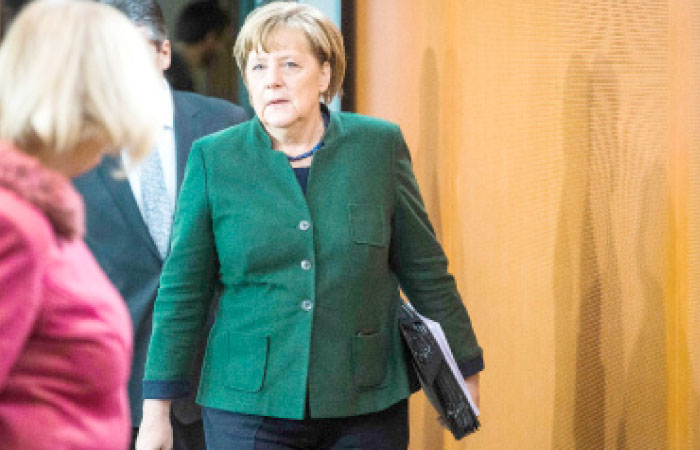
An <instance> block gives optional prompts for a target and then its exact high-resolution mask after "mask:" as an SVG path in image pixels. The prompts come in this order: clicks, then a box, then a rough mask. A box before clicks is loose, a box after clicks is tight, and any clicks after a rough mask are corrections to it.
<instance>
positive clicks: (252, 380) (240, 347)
mask: <svg viewBox="0 0 700 450" xmlns="http://www.w3.org/2000/svg"><path fill="white" fill-rule="evenodd" d="M268 348H269V338H268V337H267V336H256V335H249V334H240V333H231V332H225V331H224V332H221V333H217V334H216V335H215V336H213V337H212V338H211V339H210V342H209V345H208V346H207V353H206V356H205V364H204V365H205V370H208V371H209V372H210V374H209V375H210V377H211V379H212V380H214V382H215V383H222V384H224V385H225V386H226V387H229V388H232V389H236V390H238V391H245V392H257V391H260V389H262V386H263V379H264V378H265V368H266V366H267V354H268Z"/></svg>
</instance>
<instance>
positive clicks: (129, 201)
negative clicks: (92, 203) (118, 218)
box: [97, 155, 160, 259]
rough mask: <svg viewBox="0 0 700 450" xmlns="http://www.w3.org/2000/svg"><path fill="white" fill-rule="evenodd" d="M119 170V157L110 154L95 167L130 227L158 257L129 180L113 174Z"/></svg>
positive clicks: (158, 256)
mask: <svg viewBox="0 0 700 450" xmlns="http://www.w3.org/2000/svg"><path fill="white" fill-rule="evenodd" d="M119 170H122V166H121V163H120V160H119V158H118V157H115V156H111V155H107V156H105V157H104V158H103V160H102V163H101V164H100V165H99V167H98V169H97V171H98V173H99V175H100V178H101V179H102V182H103V183H104V184H105V185H107V188H108V189H107V190H108V191H109V192H110V194H111V195H112V197H113V198H114V202H115V203H116V204H117V206H118V207H119V209H120V210H121V212H122V214H123V215H124V218H125V219H126V221H127V223H128V224H129V225H130V226H131V229H132V230H133V231H134V233H135V234H136V235H138V236H140V237H141V239H143V241H144V242H145V243H146V245H147V247H148V248H149V249H150V250H151V251H152V252H153V254H154V255H155V256H156V257H157V258H158V259H160V254H159V253H158V249H157V248H156V244H155V243H154V242H153V238H152V237H151V233H150V232H149V231H148V227H147V226H146V223H145V222H144V220H143V217H142V216H141V211H140V210H139V207H138V205H137V204H136V199H134V193H133V192H132V191H131V185H129V180H128V179H127V178H126V177H125V176H124V177H115V176H114V173H115V172H118V171H119Z"/></svg>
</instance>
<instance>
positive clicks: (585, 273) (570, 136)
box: [552, 55, 669, 449]
mask: <svg viewBox="0 0 700 450" xmlns="http://www.w3.org/2000/svg"><path fill="white" fill-rule="evenodd" d="M565 89H566V91H565V93H564V98H565V99H566V103H565V106H564V115H563V117H564V121H565V122H564V151H565V154H566V172H565V180H564V188H563V192H562V199H561V203H560V204H561V209H560V212H559V219H558V225H557V232H556V243H555V274H554V280H555V284H554V288H555V305H554V311H555V397H554V408H555V411H554V415H553V416H554V426H553V436H552V442H553V446H554V448H567V447H571V446H572V443H573V446H574V447H575V448H579V449H592V448H641V447H639V445H640V444H643V446H644V447H643V448H650V449H651V448H664V447H665V445H666V443H667V439H668V430H667V418H668V414H667V411H666V409H667V398H666V395H667V368H666V365H665V363H666V356H665V355H666V347H665V346H666V341H665V339H666V330H665V315H664V311H665V307H664V292H663V282H662V280H663V276H664V271H665V270H666V268H665V267H664V261H665V260H666V259H665V258H659V256H660V255H663V254H664V253H663V252H664V245H665V243H666V241H665V240H664V239H663V238H660V237H661V236H659V235H658V230H659V229H660V230H665V229H666V228H665V227H664V226H661V227H656V228H653V227H651V228H652V229H650V226H649V225H650V224H651V225H654V224H658V222H659V217H661V218H662V220H665V217H666V213H667V211H666V206H665V205H667V204H668V201H669V199H668V198H667V192H668V190H667V186H666V185H665V183H666V181H665V180H666V178H665V172H664V166H663V162H662V161H660V160H659V158H662V157H663V154H662V153H661V152H657V153H656V154H655V155H651V156H653V157H656V158H657V160H656V161H652V164H651V165H647V167H649V168H648V170H647V171H646V173H637V174H635V173H633V172H632V171H630V170H629V169H630V167H624V164H621V162H628V161H625V160H624V159H623V155H622V153H623V152H624V151H629V150H630V148H629V147H631V150H632V151H639V150H640V147H639V146H636V145H634V143H630V142H626V141H625V140H624V139H622V138H621V135H622V134H623V133H625V132H626V130H624V129H622V127H623V126H624V127H629V126H630V124H629V121H630V118H623V117H621V116H620V115H621V113H620V101H621V100H620V96H621V94H620V87H619V80H618V77H617V75H616V73H615V68H614V64H613V63H612V62H610V61H608V60H606V59H604V58H597V59H595V60H594V61H593V62H592V63H590V64H587V63H586V62H585V61H584V59H583V57H582V56H581V55H576V56H574V57H572V59H571V60H570V63H569V67H568V72H567V78H566V87H565ZM640 118H641V119H642V120H643V119H644V117H643V115H642V116H641V117H640ZM623 119H625V120H623ZM623 146H627V147H624V148H623ZM636 176H640V177H642V180H641V187H642V190H641V192H628V190H627V189H625V188H626V187H629V185H630V184H631V183H629V182H628V180H626V179H624V177H636ZM628 202H641V203H639V204H640V205H641V211H640V214H639V217H638V218H637V219H638V220H634V217H628V216H629V215H631V211H632V210H633V209H632V208H629V209H628V208H627V207H626V205H629V203H628ZM635 222H636V225H637V228H636V229H630V228H628V227H629V226H631V225H633V224H635ZM632 228H634V227H632ZM655 232H656V234H654V233H655ZM629 233H634V246H635V248H634V249H633V253H632V255H630V256H633V257H632V258H620V257H619V256H618V254H619V251H620V250H619V249H620V246H621V245H622V244H620V242H622V241H624V238H628V237H629ZM625 259H627V260H625ZM630 259H631V260H630ZM621 273H625V274H626V275H627V278H626V280H628V279H629V278H630V275H633V276H634V279H635V280H639V281H640V282H641V283H642V289H641V290H640V291H641V292H642V295H641V296H640V298H631V296H630V295H629V293H626V292H624V283H623V281H622V279H621ZM628 282H629V281H628ZM625 301H626V302H635V303H636V302H640V303H641V304H642V305H641V306H642V308H641V309H642V318H641V321H636V320H635V321H634V326H629V325H630V324H631V322H629V321H630V320H632V319H633V318H629V317H625V316H623V310H624V306H625V305H624V303H623V302H625ZM633 306H636V305H633ZM624 319H627V322H625V320H624ZM625 325H627V326H625ZM628 333H636V335H635V336H629V335H628ZM625 337H627V339H625ZM630 338H631V339H630ZM626 341H627V342H632V343H633V344H632V345H631V346H629V348H631V352H628V353H627V354H626V352H625V346H624V343H625V342H626Z"/></svg>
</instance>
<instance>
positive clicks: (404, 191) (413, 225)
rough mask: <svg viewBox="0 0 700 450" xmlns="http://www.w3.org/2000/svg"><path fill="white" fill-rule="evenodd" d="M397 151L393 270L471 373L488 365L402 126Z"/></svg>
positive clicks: (395, 142)
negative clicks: (421, 189)
mask: <svg viewBox="0 0 700 450" xmlns="http://www.w3.org/2000/svg"><path fill="white" fill-rule="evenodd" d="M393 150H394V153H393V174H394V181H393V184H394V193H395V208H394V214H393V217H392V236H391V249H390V252H391V254H390V262H391V265H392V269H393V270H394V273H396V276H397V278H398V280H399V283H400V285H401V288H402V290H403V291H404V293H405V294H406V296H407V297H408V299H409V300H410V301H411V303H412V304H413V305H414V307H415V308H416V309H417V310H418V312H420V313H421V314H423V315H424V316H426V317H429V318H431V319H433V320H435V321H437V322H438V323H440V325H441V326H442V328H443V330H444V331H445V335H446V337H447V340H448V342H449V344H450V348H451V349H452V353H453V354H454V356H455V359H456V360H457V363H458V365H459V367H460V370H461V371H462V374H463V375H464V376H465V377H466V376H469V375H473V374H475V373H477V372H479V371H481V370H483V368H484V362H483V357H482V350H481V347H479V344H478V342H477V339H476V335H475V334H474V330H473V328H472V323H471V320H470V318H469V315H468V313H467V310H466V308H465V307H464V304H463V303H462V299H461V297H460V295H459V292H458V291H457V286H456V283H455V280H454V277H453V276H452V275H451V274H450V273H449V272H448V270H447V257H446V256H445V253H444V251H443V249H442V246H441V245H440V243H439V242H438V240H437V237H436V236H435V232H434V230H433V227H432V225H431V223H430V220H429V218H428V214H427V211H426V209H425V206H424V204H423V199H422V198H421V195H420V192H419V190H418V183H417V181H416V178H415V175H414V173H413V168H412V165H411V158H410V154H409V152H408V147H407V146H406V142H405V141H404V138H403V135H402V134H401V131H400V130H398V128H397V129H396V133H395V139H394V149H393Z"/></svg>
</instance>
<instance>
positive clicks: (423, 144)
mask: <svg viewBox="0 0 700 450" xmlns="http://www.w3.org/2000/svg"><path fill="white" fill-rule="evenodd" d="M419 101H420V103H419V105H418V108H419V109H418V114H419V120H420V122H419V131H420V134H419V136H418V148H417V149H415V150H414V151H413V152H412V153H413V159H414V164H413V166H414V170H415V171H416V178H417V179H418V184H419V185H420V190H421V194H422V195H423V200H424V201H425V207H426V209H427V211H428V215H429V216H430V220H431V221H432V223H433V226H434V227H435V232H436V233H437V236H438V238H441V237H442V220H441V215H440V192H439V184H438V171H439V168H438V158H439V157H438V154H439V148H438V145H439V136H440V102H439V92H438V67H437V60H436V56H435V51H434V50H433V49H432V48H428V49H426V50H425V52H424V53H423V60H422V63H421V77H420V99H419ZM417 398H420V399H421V401H420V403H418V402H416V401H415V400H414V401H413V402H412V405H411V415H412V416H413V418H414V420H415V421H417V422H414V423H416V425H417V426H415V427H412V429H411V447H412V448H419V449H429V448H443V445H444V440H443V432H442V428H441V427H440V426H439V424H438V421H437V414H436V413H435V411H434V410H433V409H432V407H431V406H430V404H429V403H428V401H427V400H426V399H425V396H424V395H423V394H422V393H421V394H420V396H418V397H417ZM414 399H416V397H414ZM419 405H420V406H419Z"/></svg>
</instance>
